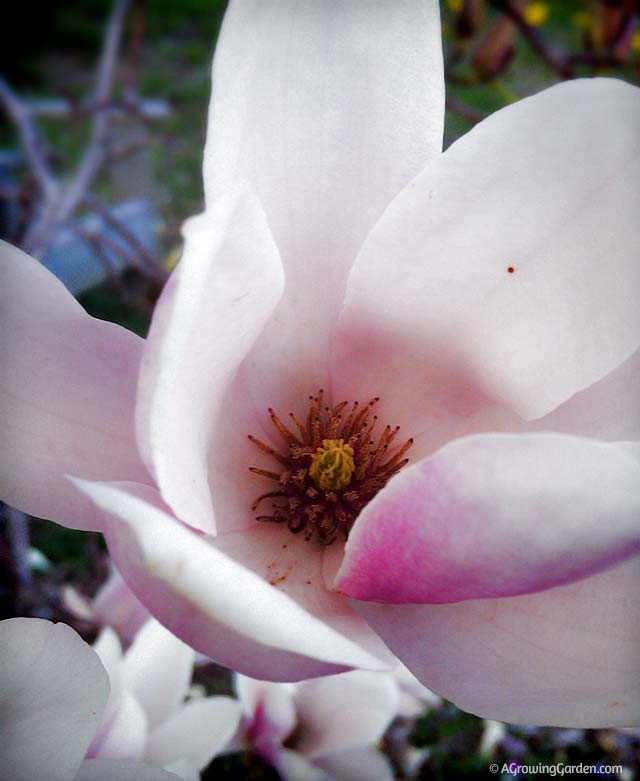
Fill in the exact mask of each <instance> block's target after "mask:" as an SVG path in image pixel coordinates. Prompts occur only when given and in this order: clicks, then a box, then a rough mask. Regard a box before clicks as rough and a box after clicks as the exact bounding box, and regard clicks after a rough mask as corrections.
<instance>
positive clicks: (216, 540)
mask: <svg viewBox="0 0 640 781" xmlns="http://www.w3.org/2000/svg"><path fill="white" fill-rule="evenodd" d="M291 62H295V63H297V66H296V68H294V69H292V68H291ZM213 95H214V97H213V100H212V104H211V114H210V116H211V119H210V128H209V136H208V142H207V148H206V150H205V187H206V195H207V208H206V211H205V212H204V213H203V214H202V215H200V216H198V217H196V218H193V219H192V220H190V221H188V222H187V224H186V225H185V250H184V254H183V257H182V260H181V262H180V264H179V266H178V268H177V269H176V271H175V272H174V274H173V275H172V278H171V279H170V281H169V283H168V284H167V286H166V288H165V290H164V291H163V294H162V296H161V298H160V301H159V303H158V306H157V308H156V311H155V313H154V317H153V322H152V326H151V330H150V333H149V336H148V339H147V340H146V341H145V342H142V341H141V340H138V339H137V338H136V337H134V336H133V335H132V334H130V333H126V332H124V331H122V330H121V329H118V328H116V327H115V326H112V325H109V324H105V323H99V322H97V321H95V320H91V319H90V318H88V317H86V316H85V315H84V314H83V313H82V312H81V310H80V309H79V308H78V306H77V304H76V303H75V302H74V301H73V300H72V299H71V297H70V296H68V295H67V294H66V292H65V291H64V290H63V289H62V287H61V286H60V285H59V284H58V283H56V282H55V280H53V279H52V278H51V277H50V276H49V275H48V274H47V273H46V272H45V271H43V270H42V268H40V267H39V266H38V265H37V264H35V262H34V261H31V260H29V259H28V258H26V257H25V256H23V255H22V254H21V253H19V252H18V251H17V250H13V249H11V248H5V250H4V253H3V257H2V260H3V271H4V273H5V276H6V279H7V280H8V285H9V290H8V292H7V294H6V297H4V298H3V300H2V307H3V311H2V346H3V351H4V354H5V357H6V361H7V367H8V369H7V371H6V372H5V373H4V374H3V386H2V389H1V391H2V393H3V395H2V405H3V406H2V413H1V415H0V421H1V425H2V427H3V428H2V434H3V436H4V438H5V441H7V442H9V444H10V447H9V448H8V457H7V459H5V460H3V464H2V472H1V474H0V478H1V490H2V492H3V495H4V497H5V498H6V499H7V500H8V501H10V502H12V503H13V504H16V505H17V506H21V507H24V508H25V509H26V510H27V511H29V512H32V513H35V514H38V515H42V516H45V517H49V518H52V519H55V520H58V521H59V522H62V523H67V524H69V525H74V526H78V527H81V528H101V529H102V530H103V531H104V533H105V536H106V539H107V542H108V545H109V549H110V552H111V554H112V556H113V558H114V560H115V561H116V564H117V566H118V568H119V569H120V571H121V572H122V574H123V576H124V578H125V579H126V581H127V583H128V584H129V586H130V587H131V589H132V590H133V591H134V593H135V594H136V596H137V597H138V598H139V599H140V600H141V602H142V603H143V604H144V605H145V607H146V608H147V609H149V611H150V612H151V613H152V614H153V615H155V616H156V617H157V618H159V619H160V620H161V621H162V622H163V623H164V624H166V626H168V627H169V628H170V629H171V630H172V632H174V633H175V634H176V635H178V636H179V637H181V638H183V639H184V640H185V641H186V642H188V643H189V644H190V645H192V646H193V647H194V648H195V649H197V650H199V651H201V652H202V653H205V654H207V655H209V656H211V657H212V658H214V659H215V660H216V661H218V662H220V663H222V664H225V665H227V666H229V667H232V668H234V669H237V670H240V671H241V672H243V673H247V674H250V675H252V676H255V677H257V678H269V679H272V680H300V679H303V678H308V677H311V676H318V675H327V674H331V673H338V672H342V671H345V670H348V669H349V668H352V667H369V668H372V669H374V668H380V667H383V666H384V665H386V664H388V663H389V658H390V656H391V655H390V654H389V652H388V650H387V649H386V647H385V646H384V645H383V643H382V642H381V640H380V638H382V640H384V641H385V643H387V644H388V646H389V647H390V648H391V649H392V651H393V652H394V653H395V654H397V656H398V657H400V658H401V659H402V660H403V661H404V662H405V663H406V664H407V665H408V666H409V667H410V668H411V670H412V671H413V672H414V673H415V674H416V675H417V676H418V677H419V678H420V679H421V680H422V681H423V682H424V683H425V684H426V685H428V686H429V687H430V688H432V689H434V690H435V691H437V692H438V693H440V694H443V695H444V696H446V697H448V698H449V699H452V700H454V701H455V702H456V703H457V704H459V705H460V706H461V707H463V708H466V709H469V710H472V711H474V712H476V713H479V714H481V715H485V716H489V717H493V718H497V719H501V720H507V721H515V722H525V723H545V724H559V725H569V724H572V725H577V726H578V725H584V726H596V725H605V724H612V725H615V724H630V723H634V722H637V721H639V720H640V691H639V690H638V687H637V681H638V679H639V678H640V653H638V651H639V649H640V613H639V611H640V607H639V606H638V603H637V601H635V600H633V599H631V598H630V597H629V595H630V594H633V593H634V592H635V591H636V590H637V587H638V583H639V582H640V556H639V551H640V457H639V453H640V449H639V447H638V444H637V443H638V440H639V439H640V409H639V405H638V403H637V398H638V395H637V391H638V377H639V371H638V367H639V366H640V363H639V358H638V355H639V353H638V349H639V347H640V310H639V309H638V307H637V302H636V298H635V292H634V291H636V290H637V289H638V287H639V286H640V264H639V263H638V257H637V246H638V241H639V239H640V233H639V232H640V227H639V224H638V221H637V213H638V211H639V207H640V194H639V191H638V190H639V188H638V185H637V183H638V181H639V179H640V176H639V174H640V157H639V154H638V141H637V139H638V127H639V126H640V91H639V90H638V89H636V88H634V87H631V86H629V85H627V84H624V83H623V82H619V81H614V80H592V81H591V80H589V81H586V80H585V81H574V82H571V83H566V84H562V85H559V86H556V87H554V88H552V89H549V90H546V91H544V92H542V93H540V94H539V95H537V96H535V97H533V98H529V99H526V100H523V101H520V102H519V103H517V104H514V105H512V106H510V107H508V108H506V109H504V110H503V111H500V112H497V113H496V114H494V115H493V116H491V117H489V118H488V119H487V120H485V121H484V122H482V123H480V124H479V125H478V126H477V127H476V128H474V130H473V131H471V132H470V133H469V134H467V135H466V136H465V137H463V138H462V139H460V140H459V141H457V142H456V143H455V144H453V145H452V146H451V147H450V148H449V149H448V150H447V151H446V152H445V153H442V148H441V144H442V126H443V119H444V81H443V76H442V52H441V41H440V28H439V19H438V7H437V3H435V2H426V3H423V2H417V1H416V2H411V1H409V0H406V2H399V3H395V4H393V8H388V7H385V9H384V13H383V12H382V9H379V10H376V9H372V7H371V5H370V4H367V3H359V2H355V3H349V4H335V7H334V4H332V3H330V4H326V5H324V4H323V5H322V6H319V5H318V4H317V3H315V2H311V0H309V1H308V2H303V3H294V2H293V0H292V1H291V2H289V1H288V0H287V1H286V2H282V3H278V4H277V6H272V5H270V4H262V3H258V2H232V3H231V4H230V8H229V11H228V13H227V17H226V20H225V23H224V27H223V31H222V34H221V38H220V42H219V46H218V50H217V53H216V59H215V64H214V92H213ZM532 128H535V129H536V130H535V132H532ZM319 388H323V389H324V399H326V404H327V405H328V406H329V408H330V409H329V411H328V412H327V411H324V412H322V411H317V412H316V413H315V414H312V415H311V417H310V418H309V417H308V412H309V408H310V403H311V405H313V403H314V402H313V401H312V402H310V401H309V396H313V397H315V398H317V394H318V389H319ZM376 398H379V401H377V402H375V405H376V409H377V410H378V412H377V414H378V416H379V422H378V423H377V424H376V426H377V427H376V429H374V430H373V433H372V432H371V431H370V430H369V428H368V426H369V425H370V424H373V415H372V414H370V417H369V418H368V419H367V420H365V419H364V418H361V419H360V420H359V422H358V423H357V424H356V423H355V422H354V421H352V424H351V425H350V426H347V419H346V418H345V417H343V418H341V419H340V420H339V421H338V422H337V423H333V424H332V422H331V418H332V416H333V417H337V416H338V415H345V416H348V415H349V414H350V411H352V410H353V404H354V403H355V402H358V403H359V405H361V406H360V407H359V408H358V409H363V408H366V406H367V404H368V403H369V402H370V401H372V400H374V399H376ZM343 402H347V405H346V406H344V407H343V408H342V409H340V410H338V407H339V405H341V404H342V403H343ZM270 409H271V410H274V411H275V414H276V415H277V418H278V420H280V421H281V422H286V426H287V428H288V429H289V434H287V433H286V432H284V433H283V431H280V433H279V432H278V431H277V430H276V429H277V428H278V426H277V424H276V423H275V422H274V416H273V414H271V413H270V412H269V410H270ZM372 411H373V410H370V412H372ZM289 413H292V414H293V416H294V417H293V418H292V417H291V416H289ZM357 414H359V413H358V412H356V413H355V415H357ZM317 417H320V419H321V421H320V423H316V421H315V418H317ZM296 419H297V420H298V421H299V424H300V425H298V423H296ZM387 424H389V426H390V428H389V429H388V430H386V431H387V433H386V434H385V433H384V432H385V426H386V425H387ZM396 425H399V426H400V427H401V430H400V432H399V433H398V434H397V435H396V439H395V440H394V441H393V442H390V441H389V437H390V436H391V432H392V431H393V430H394V428H395V426H396ZM318 426H319V427H320V428H318ZM367 432H369V433H371V434H372V435H371V437H370V438H371V439H372V440H373V444H372V445H371V450H368V445H366V444H365V443H367V442H368V439H367V436H368V433H367ZM376 432H378V433H376ZM249 435H251V436H252V437H253V438H254V441H251V440H250V439H249ZM380 435H382V439H380ZM292 437H294V438H295V441H294V439H292ZM354 437H359V438H358V439H357V440H354ZM385 437H386V439H385ZM410 438H411V440H412V442H411V448H410V450H408V452H407V453H405V454H402V457H400V456H399V455H398V451H395V452H394V451H393V447H394V446H395V443H396V442H398V443H399V444H400V445H401V444H402V443H404V442H407V441H408V440H409V439H410ZM256 439H257V440H260V442H261V443H262V446H261V445H258V446H256V442H255V440H256ZM341 439H342V440H343V442H342V445H340V444H339V442H340V440H341ZM325 440H326V441H327V442H328V444H325ZM43 442H46V443H47V445H48V446H47V447H43V446H42V443H43ZM385 446H387V449H386V450H385ZM347 447H349V448H350V450H351V452H349V451H348V450H347V449H346V448H347ZM270 448H272V449H273V451H274V453H270V452H268V451H269V449H270ZM318 448H320V450H321V451H323V452H322V453H318ZM314 451H315V452H314ZM338 451H339V453H338ZM378 451H379V452H378ZM274 454H275V455H274ZM316 456H317V458H316ZM396 456H397V457H398V459H399V460H398V462H397V463H395V464H394V462H393V459H394V457H396ZM405 457H410V458H411V461H410V463H409V464H408V465H403V467H402V468H401V469H395V468H394V467H395V466H399V465H400V462H401V461H403V460H404V458H405ZM314 459H315V460H314ZM332 459H334V461H332ZM350 459H353V464H351V461H350ZM338 462H339V464H338ZM336 465H338V468H337V471H336V469H335V468H334V467H336ZM250 467H253V468H254V470H258V472H257V473H256V472H255V471H254V472H253V473H252V472H250V471H249V469H250ZM299 470H301V471H299ZM66 475H71V476H73V480H72V481H70V480H67V479H66V477H65V476H66ZM274 475H275V477H274ZM376 480H377V482H376ZM368 481H373V482H368ZM36 487H37V488H36ZM267 493H276V494H277V496H275V497H269V498H268V499H265V500H263V501H265V502H269V501H271V502H273V504H274V505H275V507H270V506H269V504H266V510H265V505H260V506H258V508H257V509H252V507H255V502H256V499H257V497H258V496H260V495H262V494H267ZM363 499H366V504H365V503H364V502H363ZM96 507H98V508H100V511H97V510H96V509H95V508H96ZM301 507H302V512H303V513H304V514H303V515H300V512H301V510H300V508H301ZM332 507H335V508H336V509H335V512H332V509H331V508H332ZM353 508H356V510H357V512H353V513H352V512H350V509H353ZM256 515H263V516H267V518H268V517H269V516H271V519H270V520H269V519H268V520H264V519H263V520H261V521H257V520H256V518H255V516H256ZM296 530H299V531H300V533H298V534H294V533H292V532H293V531H296ZM309 530H311V531H313V533H312V534H310V535H309V536H310V539H305V532H307V531H309ZM318 530H320V531H321V532H322V533H318ZM345 532H346V533H348V539H347V541H346V545H345V544H344V542H343V540H344V537H345ZM334 538H335V539H334ZM332 540H333V544H330V545H322V544H320V543H321V542H322V541H324V542H331V541H332ZM594 625H597V626H598V627H599V631H598V632H597V633H594V632H593V631H592V627H593V626H594ZM532 637H535V642H533V641H532V640H531V638H532ZM594 660H597V661H595V662H594ZM505 680H508V681H509V686H508V687H507V686H505V685H504V681H505Z"/></svg>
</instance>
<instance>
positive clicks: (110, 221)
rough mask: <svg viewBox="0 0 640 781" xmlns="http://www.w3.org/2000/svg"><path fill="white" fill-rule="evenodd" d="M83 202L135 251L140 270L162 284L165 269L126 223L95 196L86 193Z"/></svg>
mask: <svg viewBox="0 0 640 781" xmlns="http://www.w3.org/2000/svg"><path fill="white" fill-rule="evenodd" d="M84 204H85V205H86V206H88V207H89V208H90V209H92V210H93V211H94V212H95V213H96V214H98V215H99V216H100V217H101V218H102V219H103V220H104V222H105V223H106V224H107V225H109V226H110V227H111V228H112V229H113V230H114V231H116V233H118V234H119V235H120V236H121V237H122V238H123V239H124V240H125V241H126V242H127V243H128V244H129V246H130V247H131V248H132V249H133V250H134V251H135V252H136V254H137V255H138V257H139V258H140V263H139V264H136V265H138V266H141V267H142V268H141V270H142V271H146V274H147V276H149V277H151V278H152V279H154V280H155V281H156V282H158V283H159V284H160V285H164V283H165V282H166V281H167V278H168V276H169V273H168V272H167V269H166V268H165V267H164V266H163V265H162V264H161V263H160V262H159V261H158V260H157V259H156V258H155V257H154V256H153V255H152V254H151V252H149V250H148V249H147V248H146V247H145V246H144V244H143V243H142V242H141V241H140V240H139V239H138V237H137V236H136V235H135V234H134V233H133V232H132V231H130V230H129V228H127V226H126V225H124V224H123V223H122V222H121V221H120V220H118V219H117V218H116V217H114V216H113V213H112V212H111V211H110V210H109V209H108V207H107V206H106V205H105V204H104V203H103V202H102V201H101V200H100V199H99V198H98V197H97V196H95V195H88V196H87V197H86V198H85V199H84Z"/></svg>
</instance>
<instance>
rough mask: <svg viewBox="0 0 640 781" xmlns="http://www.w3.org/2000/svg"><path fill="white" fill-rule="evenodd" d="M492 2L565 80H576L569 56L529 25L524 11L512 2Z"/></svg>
mask: <svg viewBox="0 0 640 781" xmlns="http://www.w3.org/2000/svg"><path fill="white" fill-rule="evenodd" d="M490 2H491V5H492V6H493V7H494V8H495V9H497V10H498V11H501V12H502V13H503V14H504V15H505V16H507V17H508V18H509V19H511V21H512V22H513V23H514V24H515V25H516V26H517V27H518V29H519V30H520V32H521V33H522V35H523V37H524V38H525V39H526V40H527V41H528V42H529V44H530V45H531V48H532V49H533V50H534V51H536V52H537V53H538V54H539V55H540V56H541V57H542V59H543V60H544V61H545V62H546V63H547V65H549V66H550V67H551V68H553V70H554V71H555V72H556V73H558V74H559V75H560V76H562V78H564V79H573V78H575V76H576V74H575V72H574V70H573V68H572V67H571V65H570V64H569V60H568V58H567V56H566V55H565V54H564V53H563V52H562V51H561V50H560V49H558V47H556V46H552V45H551V44H550V43H548V42H547V40H546V39H545V37H544V36H543V35H542V33H541V32H540V31H539V30H536V29H535V27H532V26H531V25H530V24H528V23H527V20H526V19H525V18H524V15H523V14H522V11H520V9H519V8H517V7H516V6H515V5H514V4H513V3H512V2H511V0H490Z"/></svg>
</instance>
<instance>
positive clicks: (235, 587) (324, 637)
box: [76, 481, 381, 680]
mask: <svg viewBox="0 0 640 781" xmlns="http://www.w3.org/2000/svg"><path fill="white" fill-rule="evenodd" d="M76 482H77V484H78V487H79V488H80V489H81V490H83V491H85V492H86V493H87V494H88V495H89V496H91V498H92V499H93V500H94V502H96V504H97V505H98V506H99V507H101V508H102V509H103V510H104V511H105V513H106V514H108V515H107V516H106V519H105V536H106V539H107V544H108V546H109V550H110V552H111V555H112V556H113V558H114V560H115V562H116V565H117V566H118V569H119V570H120V572H121V573H122V575H123V577H124V578H125V579H126V580H127V582H128V583H129V585H130V587H131V589H132V591H133V592H134V593H135V594H136V596H137V597H138V598H139V599H140V600H141V601H142V602H143V604H145V605H146V607H148V609H149V611H150V612H151V613H152V615H155V616H156V617H157V618H158V619H160V620H162V622H163V623H164V624H165V626H167V627H168V628H169V629H170V630H171V631H172V632H173V633H174V634H176V635H177V636H178V637H181V638H182V639H184V640H185V642H187V643H188V644H189V645H191V646H192V647H193V648H195V649H196V651H200V652H201V653H204V654H206V655H207V656H210V657H211V658H213V659H215V661H217V662H218V663H219V664H223V665H225V666H226V667H231V668H232V669H235V670H238V671H239V672H244V673H245V674H248V675H251V676H252V677H257V678H263V679H270V680H295V679H298V680H299V679H302V678H310V677H313V676H315V675H326V674H329V673H333V672H343V671H344V670H345V668H348V667H373V668H378V667H380V666H381V663H380V661H379V660H377V659H376V658H375V657H373V656H371V655H370V654H368V653H367V652H366V651H364V650H363V649H362V648H361V647H360V646H358V645H356V644H355V643H354V642H352V641H351V640H349V639H348V638H346V637H344V636H343V635H341V634H339V633H338V632H336V631H335V630H334V629H332V628H331V627H330V626H328V625H327V624H326V623H325V622H324V621H321V620H320V619H318V618H316V617H315V616H313V615H312V614H311V613H309V612H308V611H307V610H305V609H304V608H303V607H301V606H300V605H298V604H297V603H296V602H294V601H293V600H292V599H291V598H290V597H289V596H287V595H286V594H285V593H282V591H281V590H280V589H277V588H274V586H273V585H272V584H270V583H268V582H267V581H266V580H264V579H263V578H262V577H259V576H258V575H256V573H254V572H252V571H251V570H250V569H247V567H245V566H243V565H242V564H241V563H238V562H236V561H234V560H233V559H231V558H229V557H228V556H227V555H226V554H225V553H224V552H221V551H220V550H217V549H216V548H215V547H214V545H213V544H212V541H211V540H210V539H207V538H206V537H205V536H201V535H198V534H196V533H194V532H193V531H191V530H189V529H188V528H186V527H185V526H183V525H182V524H180V523H179V522H178V521H176V520H175V519H173V518H172V517H171V516H170V515H168V514H167V512H166V510H165V509H164V507H163V504H162V502H161V500H160V498H159V497H158V495H157V494H156V493H155V492H154V491H153V490H152V489H149V488H148V487H147V486H135V485H131V484H98V483H87V482H82V481H76ZM224 536H226V535H224ZM224 536H223V537H222V538H220V539H223V538H224Z"/></svg>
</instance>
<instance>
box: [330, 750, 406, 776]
mask: <svg viewBox="0 0 640 781" xmlns="http://www.w3.org/2000/svg"><path fill="white" fill-rule="evenodd" d="M317 764H318V765H319V766H320V767H321V768H322V769H323V770H325V771H326V772H327V773H328V774H329V776H330V777H331V778H333V779H334V781H393V778H394V776H393V771H392V769H391V765H390V764H389V760H388V759H387V758H386V757H385V756H384V754H381V753H380V752H379V751H376V750H375V749H373V748H369V749H360V750H358V751H344V752H341V753H339V754H331V755H330V756H328V757H323V758H322V759H319V760H318V761H317Z"/></svg>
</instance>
